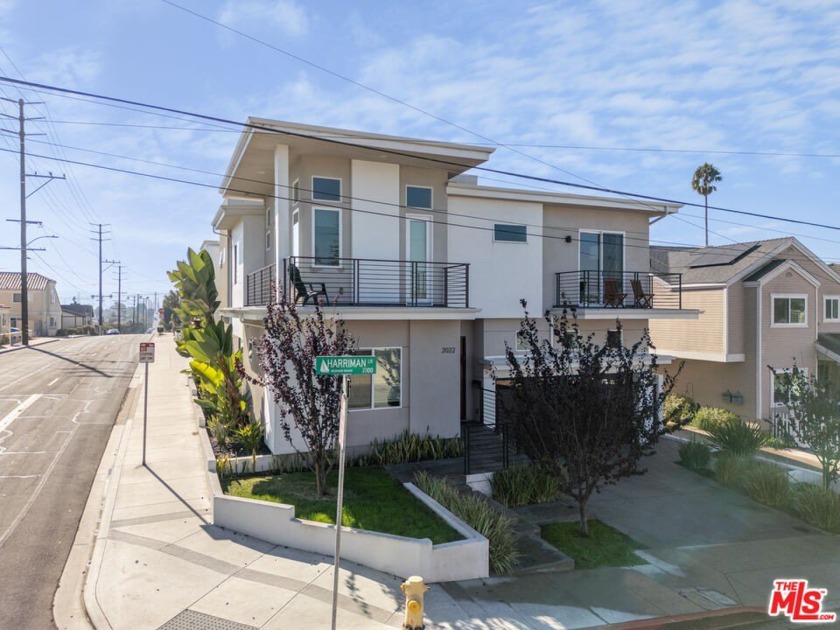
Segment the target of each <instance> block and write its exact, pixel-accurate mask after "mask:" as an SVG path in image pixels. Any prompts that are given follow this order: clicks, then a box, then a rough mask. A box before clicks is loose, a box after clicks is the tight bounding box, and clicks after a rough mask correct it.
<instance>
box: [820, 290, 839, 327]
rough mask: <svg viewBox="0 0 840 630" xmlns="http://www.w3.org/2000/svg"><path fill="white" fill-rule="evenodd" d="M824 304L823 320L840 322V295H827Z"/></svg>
mask: <svg viewBox="0 0 840 630" xmlns="http://www.w3.org/2000/svg"><path fill="white" fill-rule="evenodd" d="M823 304H824V307H823V321H826V322H840V296H837V295H826V296H825V298H824V302H823Z"/></svg>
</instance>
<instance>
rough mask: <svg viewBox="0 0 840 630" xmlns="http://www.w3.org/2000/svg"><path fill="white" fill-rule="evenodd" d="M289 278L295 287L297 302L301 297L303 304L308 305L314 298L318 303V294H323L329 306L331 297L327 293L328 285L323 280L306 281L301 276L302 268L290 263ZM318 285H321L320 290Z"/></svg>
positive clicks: (314, 302)
mask: <svg viewBox="0 0 840 630" xmlns="http://www.w3.org/2000/svg"><path fill="white" fill-rule="evenodd" d="M289 279H290V280H291V281H292V286H293V287H294V288H295V300H294V302H295V304H297V303H298V300H301V299H302V300H303V306H306V304H307V302H309V300H312V303H313V304H317V303H318V300H317V298H318V296H319V295H323V296H324V301H325V302H326V304H327V306H329V305H330V297H329V296H328V295H327V285H326V284H325V283H323V282H304V281H303V279H302V278H301V277H300V269H298V268H297V265H293V264H289ZM316 285H321V290H320V291H319V290H317V289H316V288H315V286H316ZM307 287H308V288H307Z"/></svg>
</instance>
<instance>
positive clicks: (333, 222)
mask: <svg viewBox="0 0 840 630" xmlns="http://www.w3.org/2000/svg"><path fill="white" fill-rule="evenodd" d="M312 214H313V218H312V221H313V223H314V229H313V230H312V240H313V243H312V245H313V247H312V250H313V251H314V252H315V264H316V265H327V266H332V267H338V265H339V260H338V259H339V258H341V211H340V210H339V209H337V208H315V209H314V210H313V212H312Z"/></svg>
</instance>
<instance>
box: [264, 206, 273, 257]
mask: <svg viewBox="0 0 840 630" xmlns="http://www.w3.org/2000/svg"><path fill="white" fill-rule="evenodd" d="M272 223H273V221H272V220H271V208H267V209H266V211H265V248H266V249H271V226H272Z"/></svg>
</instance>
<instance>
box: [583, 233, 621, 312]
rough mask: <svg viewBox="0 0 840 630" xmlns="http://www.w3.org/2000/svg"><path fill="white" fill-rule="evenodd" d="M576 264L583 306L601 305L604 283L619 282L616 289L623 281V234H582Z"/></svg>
mask: <svg viewBox="0 0 840 630" xmlns="http://www.w3.org/2000/svg"><path fill="white" fill-rule="evenodd" d="M579 262H580V267H579V268H580V289H581V296H580V297H581V301H582V303H585V304H597V303H600V302H602V295H603V287H604V280H618V282H619V287H621V286H622V285H623V282H624V281H623V275H624V235H623V234H617V233H614V232H581V233H580V261H579Z"/></svg>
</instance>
